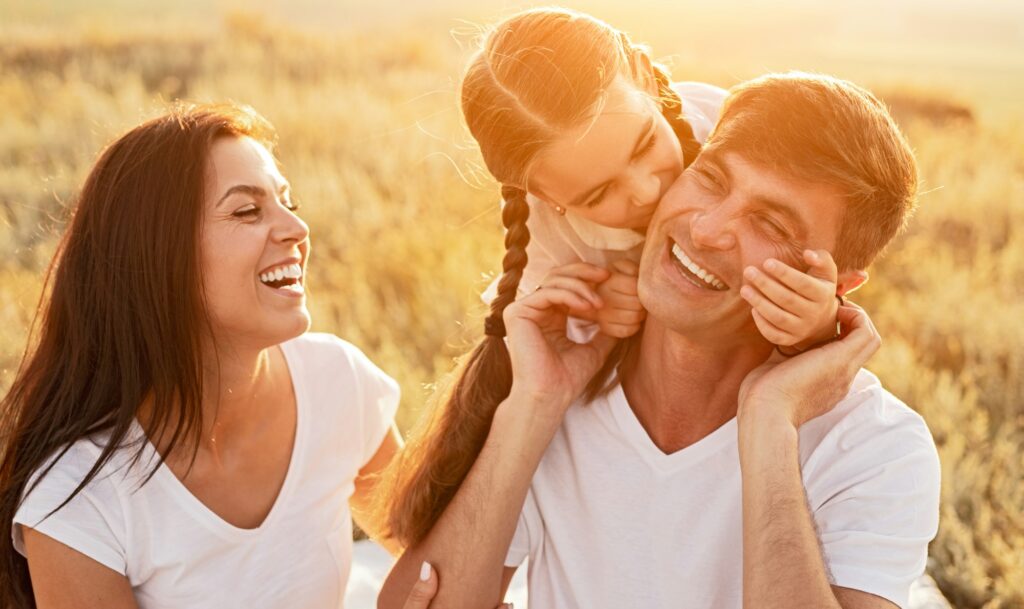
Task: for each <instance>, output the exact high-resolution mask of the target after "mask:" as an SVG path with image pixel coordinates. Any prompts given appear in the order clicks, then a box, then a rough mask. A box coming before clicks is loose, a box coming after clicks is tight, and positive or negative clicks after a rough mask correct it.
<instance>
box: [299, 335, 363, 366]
mask: <svg viewBox="0 0 1024 609" xmlns="http://www.w3.org/2000/svg"><path fill="white" fill-rule="evenodd" d="M281 349H282V350H284V351H285V354H286V355H288V356H292V357H294V356H298V357H299V358H301V360H302V364H303V366H304V367H308V366H315V367H323V366H330V367H332V368H336V367H337V366H338V365H339V364H342V365H344V366H346V367H356V366H359V365H361V364H362V363H363V361H364V360H367V361H368V358H367V357H366V354H364V353H363V351H362V350H361V349H360V348H359V347H357V346H355V345H353V344H352V343H350V342H348V341H347V340H344V339H343V338H340V337H338V336H336V335H334V334H331V333H329V332H306V333H305V334H303V335H301V336H298V337H296V338H293V339H291V340H289V341H287V342H284V343H282V344H281ZM292 357H289V359H292Z"/></svg>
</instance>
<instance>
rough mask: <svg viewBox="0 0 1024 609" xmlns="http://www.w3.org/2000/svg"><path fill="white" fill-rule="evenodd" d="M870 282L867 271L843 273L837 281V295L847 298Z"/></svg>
mask: <svg viewBox="0 0 1024 609" xmlns="http://www.w3.org/2000/svg"><path fill="white" fill-rule="evenodd" d="M867 282H868V272H867V271H859V270H855V271H843V272H841V273H839V277H838V279H837V281H836V294H838V295H839V296H846V295H847V294H849V293H850V292H852V291H854V290H856V289H857V288H859V287H860V286H862V285H864V284H865V283H867Z"/></svg>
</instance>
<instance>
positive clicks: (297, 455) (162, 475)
mask: <svg viewBox="0 0 1024 609" xmlns="http://www.w3.org/2000/svg"><path fill="white" fill-rule="evenodd" d="M280 347H281V353H282V355H283V356H284V360H285V364H286V365H287V367H288V375H289V376H290V377H291V381H292V391H293V392H294V394H295V439H294V440H293V442H292V452H291V459H290V460H289V462H288V470H287V472H286V473H285V478H284V482H283V483H282V484H281V488H280V490H278V492H277V497H276V498H275V499H274V504H273V505H272V506H271V508H270V511H269V512H267V515H266V516H265V517H264V518H263V522H261V523H260V524H259V526H257V527H255V528H251V529H247V528H242V527H238V526H235V525H233V524H231V523H230V522H228V521H226V520H224V519H223V518H222V517H221V516H220V515H219V514H217V513H216V512H214V511H213V510H211V509H210V508H209V507H208V506H207V505H206V504H205V503H203V502H202V501H200V500H199V498H198V497H196V496H195V495H193V494H192V492H191V491H189V490H188V488H187V487H186V486H185V485H184V484H183V483H182V482H181V480H179V479H178V477H177V476H175V475H174V472H172V471H171V469H170V467H168V466H167V464H166V463H161V464H160V466H159V467H158V468H157V470H156V472H155V473H154V474H153V479H152V480H151V481H150V482H151V483H157V484H160V485H161V486H162V487H163V488H164V489H165V490H166V491H167V493H168V494H170V495H171V496H172V497H173V498H174V499H175V501H177V502H178V504H179V505H180V506H181V507H182V508H184V509H185V510H186V511H188V512H189V513H190V514H191V515H192V516H193V517H194V518H195V519H196V521H198V522H199V523H201V524H203V525H204V526H206V527H207V528H208V529H210V530H211V531H212V532H213V533H216V534H217V535H219V536H221V537H223V538H225V539H228V540H240V539H247V538H251V537H256V536H258V535H259V534H260V533H261V532H262V531H265V530H267V529H268V528H270V527H271V526H273V524H274V522H275V521H276V520H277V519H278V518H279V516H280V512H282V511H284V510H285V509H286V506H287V504H288V501H289V498H290V497H291V494H292V492H293V488H294V486H295V484H296V480H295V479H296V478H297V477H298V472H299V469H300V463H301V461H302V458H303V453H304V447H305V444H306V443H305V436H306V433H305V418H306V417H305V416H304V414H305V410H306V408H305V401H306V396H305V385H304V384H303V380H302V378H301V375H300V374H299V373H298V371H299V369H300V368H301V366H302V363H301V362H300V361H299V360H300V359H301V355H300V354H299V353H298V352H297V351H293V350H292V348H291V345H289V344H288V343H282V344H281V345H280ZM132 424H133V427H134V428H135V430H136V432H137V433H139V434H141V437H142V438H145V443H146V447H145V450H144V456H143V459H142V460H140V462H141V463H145V462H151V461H150V459H157V458H159V456H158V453H157V451H156V447H155V446H153V444H152V443H151V442H150V441H149V438H148V437H147V436H146V434H145V431H144V430H143V429H142V426H141V425H140V424H139V422H138V420H133V421H132Z"/></svg>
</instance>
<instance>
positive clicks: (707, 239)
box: [690, 207, 736, 250]
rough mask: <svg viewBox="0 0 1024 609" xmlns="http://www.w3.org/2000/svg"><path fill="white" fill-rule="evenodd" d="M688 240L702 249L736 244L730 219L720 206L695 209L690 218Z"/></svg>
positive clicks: (724, 247)
mask: <svg viewBox="0 0 1024 609" xmlns="http://www.w3.org/2000/svg"><path fill="white" fill-rule="evenodd" d="M690 240H691V241H692V242H693V245H694V246H696V247H699V248H702V249H715V250H728V249H731V248H733V247H735V246H736V234H735V233H734V232H733V226H732V219H730V218H729V217H728V215H727V214H726V213H724V210H722V209H721V207H718V208H715V209H702V210H698V211H695V212H694V214H693V216H692V217H691V218H690Z"/></svg>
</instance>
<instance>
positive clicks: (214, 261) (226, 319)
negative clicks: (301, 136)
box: [200, 136, 310, 348]
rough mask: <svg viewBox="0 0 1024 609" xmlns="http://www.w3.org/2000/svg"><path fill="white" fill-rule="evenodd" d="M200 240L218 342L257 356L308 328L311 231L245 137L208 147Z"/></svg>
mask: <svg viewBox="0 0 1024 609" xmlns="http://www.w3.org/2000/svg"><path fill="white" fill-rule="evenodd" d="M204 208H205V209H204V218H203V228H202V233H201V237H200V264H201V265H202V275H203V289H204V294H205V298H206V311H207V314H208V315H209V319H210V322H211V324H212V327H213V331H214V333H215V337H216V338H217V339H218V340H227V341H229V342H241V343H249V344H252V345H254V346H258V347H261V348H265V347H269V346H272V345H276V344H278V343H281V342H283V341H286V340H288V339H291V338H294V337H296V336H298V335H300V334H302V333H303V332H305V331H306V330H307V329H308V328H309V324H310V317H309V311H308V310H307V308H306V295H305V270H306V261H307V259H308V256H309V227H308V226H306V223H305V222H303V221H302V220H301V219H300V218H299V217H298V216H297V215H295V210H296V207H295V206H294V205H293V203H292V202H291V199H290V194H289V185H288V182H287V181H286V180H285V179H284V177H283V176H282V175H281V172H280V171H279V170H278V168H277V162H276V161H275V160H274V157H273V155H271V154H270V151H268V150H267V148H266V147H265V146H264V145H263V144H261V143H259V142H258V141H257V140H255V139H252V138H250V137H230V136H229V137H222V138H219V139H217V140H215V141H214V143H213V144H212V145H211V147H210V154H209V157H208V161H207V179H206V196H205V202H204Z"/></svg>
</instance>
